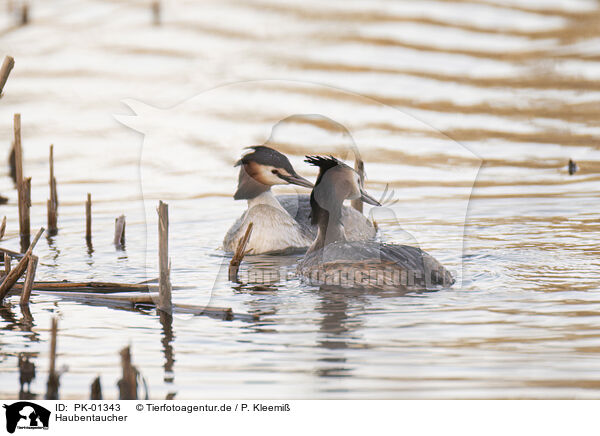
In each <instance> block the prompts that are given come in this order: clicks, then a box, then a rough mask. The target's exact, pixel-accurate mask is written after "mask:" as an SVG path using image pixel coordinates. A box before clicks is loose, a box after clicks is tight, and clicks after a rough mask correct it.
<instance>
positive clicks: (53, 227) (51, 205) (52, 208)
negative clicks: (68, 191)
mask: <svg viewBox="0 0 600 436" xmlns="http://www.w3.org/2000/svg"><path fill="white" fill-rule="evenodd" d="M49 161H50V180H49V186H50V199H49V200H48V233H49V234H50V235H55V234H56V233H57V232H58V195H57V191H56V178H55V177H54V145H50V157H49Z"/></svg>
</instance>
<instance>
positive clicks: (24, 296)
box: [20, 255, 39, 306]
mask: <svg viewBox="0 0 600 436" xmlns="http://www.w3.org/2000/svg"><path fill="white" fill-rule="evenodd" d="M38 260H39V259H38V257H37V256H34V255H30V256H29V261H28V263H27V274H26V275H25V283H24V284H23V291H21V302H20V304H21V306H26V305H28V304H29V298H30V297H31V290H32V289H33V283H34V280H35V271H36V269H37V265H38Z"/></svg>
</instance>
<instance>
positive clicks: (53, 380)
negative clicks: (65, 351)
mask: <svg viewBox="0 0 600 436" xmlns="http://www.w3.org/2000/svg"><path fill="white" fill-rule="evenodd" d="M57 334H58V321H57V319H56V318H52V328H51V330H50V370H49V371H48V384H47V388H46V397H45V398H46V400H58V387H59V385H60V381H59V378H60V375H59V374H58V373H57V372H56V336H57Z"/></svg>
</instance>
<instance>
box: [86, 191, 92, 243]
mask: <svg viewBox="0 0 600 436" xmlns="http://www.w3.org/2000/svg"><path fill="white" fill-rule="evenodd" d="M85 239H86V240H87V241H88V243H91V242H92V194H90V193H89V192H88V195H87V201H86V202H85Z"/></svg>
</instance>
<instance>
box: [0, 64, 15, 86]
mask: <svg viewBox="0 0 600 436" xmlns="http://www.w3.org/2000/svg"><path fill="white" fill-rule="evenodd" d="M14 66H15V60H14V59H13V57H12V56H4V61H3V62H2V67H0V96H1V95H2V91H3V90H4V85H6V81H7V80H8V76H9V74H10V72H11V70H12V69H13V67H14Z"/></svg>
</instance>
